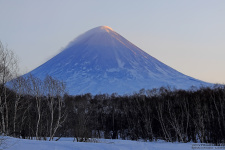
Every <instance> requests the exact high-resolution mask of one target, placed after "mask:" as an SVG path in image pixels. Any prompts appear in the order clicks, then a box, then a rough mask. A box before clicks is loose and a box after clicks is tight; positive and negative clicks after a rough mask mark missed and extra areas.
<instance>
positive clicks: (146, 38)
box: [0, 0, 225, 83]
mask: <svg viewBox="0 0 225 150" xmlns="http://www.w3.org/2000/svg"><path fill="white" fill-rule="evenodd" d="M101 25H107V26H110V27H111V28H112V29H113V30H115V31H116V32H118V33H119V34H121V35H122V36H124V37H125V38H126V39H127V40H129V41H130V42H132V43H133V44H135V45H136V46H138V47H139V48H141V49H142V50H144V51H145V52H147V53H148V54H150V55H152V56H153V57H155V58H157V59H159V60H160V61H162V62H163V63H165V64H167V65H169V66H170V67H172V68H174V69H176V70H178V71H180V72H182V73H184V74H186V75H189V76H192V77H194V78H197V79H200V80H203V81H207V82H212V83H225V0H141V1H137V0H0V40H1V41H2V42H3V44H4V45H6V44H7V45H8V48H10V49H12V50H13V51H14V52H15V53H16V54H17V55H18V57H19V59H20V68H21V73H26V72H28V71H31V70H33V69H34V68H36V67H38V66H39V65H41V64H42V63H44V62H45V61H47V60H48V59H50V58H51V57H53V56H54V55H56V54H57V53H59V52H60V51H61V50H62V49H63V47H65V46H66V45H67V44H68V43H69V42H70V41H71V40H73V39H74V38H76V37H77V36H78V35H80V34H82V33H83V32H85V31H87V30H89V29H92V28H94V27H97V26H101Z"/></svg>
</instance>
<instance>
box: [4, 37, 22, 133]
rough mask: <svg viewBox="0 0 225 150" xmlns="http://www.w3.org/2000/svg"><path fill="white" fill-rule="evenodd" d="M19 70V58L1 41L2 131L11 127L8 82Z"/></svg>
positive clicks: (6, 130)
mask: <svg viewBox="0 0 225 150" xmlns="http://www.w3.org/2000/svg"><path fill="white" fill-rule="evenodd" d="M17 72H18V66H17V58H16V56H15V55H14V53H13V51H11V50H9V49H8V48H7V46H4V45H3V44H2V43H1V41H0V113H1V125H2V128H1V132H2V133H5V134H7V133H8V129H9V128H8V127H9V117H8V112H9V111H8V104H7V92H6V90H7V89H6V83H7V82H8V81H10V80H12V79H13V78H14V77H15V76H16V75H17Z"/></svg>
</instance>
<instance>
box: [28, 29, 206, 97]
mask: <svg viewBox="0 0 225 150" xmlns="http://www.w3.org/2000/svg"><path fill="white" fill-rule="evenodd" d="M30 73H31V74H33V75H34V76H37V77H39V78H41V79H44V77H45V76H46V75H50V76H53V77H55V78H57V79H59V80H63V81H65V82H66V84H67V89H68V91H69V93H70V94H84V93H92V94H98V93H108V94H111V93H118V94H129V93H132V92H134V91H139V90H140V89H142V88H145V89H151V88H158V87H161V86H171V87H175V88H181V89H188V88H189V87H191V86H197V87H200V86H202V85H203V86H209V85H210V84H209V83H206V82H203V81H200V80H197V79H194V78H192V77H189V76H187V75H184V74H182V73H180V72H178V71H176V70H175V69H173V68H171V67H169V66H167V65H166V64H164V63H162V62H160V61H159V60H157V59H156V58H154V57H152V56H151V55H149V54H147V53H146V52H144V51H143V50H141V49H140V48H138V47H137V46H135V45H134V44H132V43H131V42H129V41H128V40H126V39H125V38H124V37H123V36H121V35H120V34H118V33H117V32H115V31H114V30H113V29H112V28H110V27H108V26H99V27H96V28H93V29H91V30H88V31H87V32H85V33H84V34H82V35H80V36H78V37H77V38H75V40H73V41H72V42H70V43H69V44H68V46H67V47H66V48H65V49H64V50H63V51H62V52H60V53H59V54H57V55H56V56H55V57H53V58H51V59H50V60H48V61H47V62H46V63H44V64H42V65H41V66H39V67H38V68H36V69H34V70H32V71H31V72H30Z"/></svg>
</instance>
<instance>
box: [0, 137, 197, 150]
mask: <svg viewBox="0 0 225 150" xmlns="http://www.w3.org/2000/svg"><path fill="white" fill-rule="evenodd" d="M193 145H194V143H168V142H163V141H158V142H140V141H130V140H105V139H98V140H97V143H88V142H86V143H83V142H73V138H61V139H60V140H59V141H38V140H26V139H16V138H11V137H7V138H6V140H5V143H4V144H2V145H1V146H0V150H1V149H3V148H4V147H5V148H4V149H7V150H191V149H192V146H193ZM198 149H199V148H198Z"/></svg>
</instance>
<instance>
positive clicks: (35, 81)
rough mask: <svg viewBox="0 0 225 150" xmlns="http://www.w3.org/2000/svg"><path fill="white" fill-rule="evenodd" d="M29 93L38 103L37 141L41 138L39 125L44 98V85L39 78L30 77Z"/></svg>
mask: <svg viewBox="0 0 225 150" xmlns="http://www.w3.org/2000/svg"><path fill="white" fill-rule="evenodd" d="M28 80H29V82H28V84H29V85H28V91H30V92H29V93H31V94H32V95H33V96H34V97H35V102H36V108H37V115H38V120H37V124H36V139H38V138H39V134H38V133H39V124H40V120H41V101H42V97H43V92H44V91H43V85H42V84H43V83H42V81H41V80H40V79H39V78H36V77H34V76H33V75H31V74H30V75H29V77H28Z"/></svg>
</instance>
